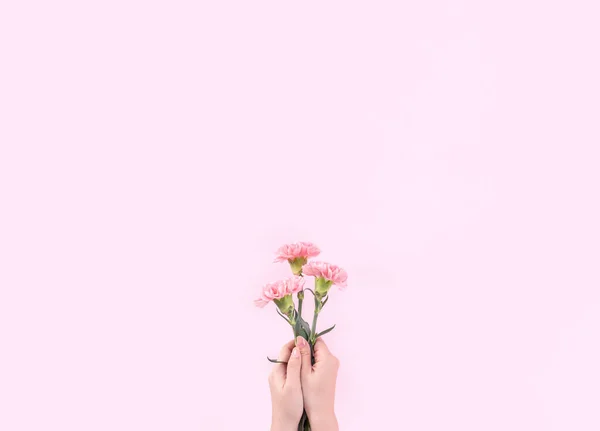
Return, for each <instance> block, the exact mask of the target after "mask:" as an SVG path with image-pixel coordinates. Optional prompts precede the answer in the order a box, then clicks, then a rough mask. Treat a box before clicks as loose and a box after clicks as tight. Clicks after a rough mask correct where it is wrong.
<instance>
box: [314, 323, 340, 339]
mask: <svg viewBox="0 0 600 431" xmlns="http://www.w3.org/2000/svg"><path fill="white" fill-rule="evenodd" d="M333 328H335V325H333V326H332V327H331V328H327V329H325V330H324V331H322V332H319V333H318V334H317V336H316V337H315V339H317V338H319V337H320V336H321V335H325V334H327V333H328V332H331V331H333Z"/></svg>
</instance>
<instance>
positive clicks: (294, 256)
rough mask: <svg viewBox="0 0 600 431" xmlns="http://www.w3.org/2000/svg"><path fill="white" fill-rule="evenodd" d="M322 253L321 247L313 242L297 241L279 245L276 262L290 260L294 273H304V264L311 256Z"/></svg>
mask: <svg viewBox="0 0 600 431" xmlns="http://www.w3.org/2000/svg"><path fill="white" fill-rule="evenodd" d="M319 253H321V250H319V247H317V246H316V245H314V244H313V243H311V242H296V243H294V244H285V245H282V246H281V247H279V250H277V252H276V253H275V262H284V261H286V260H287V261H288V262H289V263H290V267H291V268H292V273H293V274H294V275H301V274H302V265H304V264H305V263H306V261H307V260H308V258H309V257H315V256H318V255H319Z"/></svg>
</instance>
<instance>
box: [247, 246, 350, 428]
mask: <svg viewBox="0 0 600 431" xmlns="http://www.w3.org/2000/svg"><path fill="white" fill-rule="evenodd" d="M319 253H320V250H319V249H318V248H317V247H316V246H315V245H314V244H311V243H306V242H300V243H294V244H287V245H284V246H282V247H281V248H279V250H278V251H277V256H276V258H275V262H284V261H287V262H288V263H289V264H290V268H291V269H292V273H293V274H294V275H293V276H292V277H290V278H286V279H283V280H279V281H276V282H273V283H267V284H266V285H265V286H264V287H263V290H262V294H261V296H260V298H258V299H257V300H256V301H255V304H256V305H257V306H258V307H261V308H263V307H265V306H266V305H267V304H268V303H269V302H271V301H273V302H274V303H275V305H276V306H277V308H276V311H277V313H278V314H279V315H280V316H281V317H282V318H283V319H284V320H285V321H286V322H287V323H288V324H289V325H290V326H291V327H292V330H293V333H294V340H296V347H293V346H294V342H293V341H291V342H289V343H288V344H286V345H285V346H284V347H283V349H282V351H281V353H280V355H279V358H278V359H277V360H272V359H269V360H270V361H271V362H274V363H276V364H277V365H275V367H274V368H273V372H272V373H271V377H270V378H269V383H270V387H271V398H272V400H273V418H272V423H273V426H272V430H271V431H288V430H298V431H306V430H312V431H330V430H337V420H336V419H335V413H334V406H333V404H334V397H335V381H336V378H337V369H338V367H339V361H338V360H337V358H335V357H334V356H333V355H332V354H331V353H330V352H329V349H328V348H327V346H326V345H325V342H323V340H322V339H320V338H319V337H320V336H322V335H324V334H326V333H328V332H330V331H331V330H333V328H334V327H335V325H334V326H332V327H331V328H328V329H326V330H324V331H321V332H317V320H318V316H319V314H320V313H321V311H322V309H323V307H324V306H325V304H326V303H327V301H328V300H329V291H330V288H331V286H333V285H337V286H339V287H340V289H343V288H345V287H346V282H347V279H348V275H347V273H346V271H344V270H343V269H341V268H340V267H338V266H336V265H332V264H329V263H326V262H319V261H311V262H308V259H309V258H312V257H316V256H318V255H319ZM304 276H313V277H314V279H315V281H314V290H312V289H309V288H305V287H304V285H305V278H304ZM305 291H309V292H311V293H312V295H313V297H314V302H315V306H314V313H313V319H312V325H309V324H308V323H307V322H306V321H305V320H304V319H303V318H302V305H303V301H304V297H305ZM294 294H295V295H296V297H297V303H298V306H297V308H296V304H295V303H294V299H293V295H294ZM298 400H300V408H299V407H298V405H299V402H298Z"/></svg>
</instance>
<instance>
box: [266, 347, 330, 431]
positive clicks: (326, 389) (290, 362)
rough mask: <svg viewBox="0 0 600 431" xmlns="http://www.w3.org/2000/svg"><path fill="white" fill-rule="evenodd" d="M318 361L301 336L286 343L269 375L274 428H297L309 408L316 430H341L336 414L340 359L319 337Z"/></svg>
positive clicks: (284, 430) (294, 430)
mask: <svg viewBox="0 0 600 431" xmlns="http://www.w3.org/2000/svg"><path fill="white" fill-rule="evenodd" d="M314 354H315V363H314V365H312V364H311V358H310V347H309V345H308V343H307V341H306V340H305V339H304V338H302V337H298V338H297V340H296V346H294V341H293V340H292V341H290V342H288V343H287V344H285V345H284V346H283V347H282V349H281V352H280V354H279V360H280V361H284V362H287V364H275V366H274V367H273V371H272V372H271V374H270V376H269V386H270V389H271V401H272V423H271V431H297V429H298V423H299V422H300V418H301V416H302V409H303V408H304V409H305V410H306V414H307V415H308V419H309V421H310V425H311V430H312V431H338V430H339V427H338V423H337V418H336V416H335V410H334V404H335V383H336V380H337V372H338V369H339V364H340V362H339V360H338V359H337V358H336V357H335V356H334V355H333V354H332V353H331V352H330V351H329V349H328V347H327V345H326V344H325V342H324V341H323V340H322V339H321V338H318V339H317V341H316V343H315V346H314Z"/></svg>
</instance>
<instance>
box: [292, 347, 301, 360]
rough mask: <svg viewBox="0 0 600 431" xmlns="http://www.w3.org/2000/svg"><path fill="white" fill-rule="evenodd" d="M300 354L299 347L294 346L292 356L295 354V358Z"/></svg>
mask: <svg viewBox="0 0 600 431" xmlns="http://www.w3.org/2000/svg"><path fill="white" fill-rule="evenodd" d="M298 355H299V353H298V349H297V348H295V347H294V349H293V350H292V356H293V357H294V358H297V357H298Z"/></svg>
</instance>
